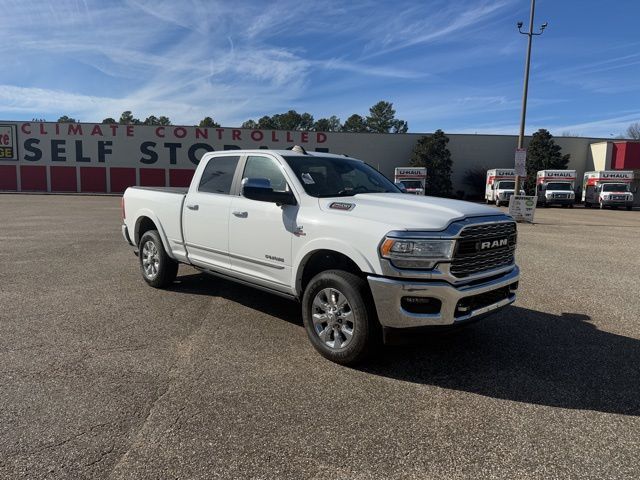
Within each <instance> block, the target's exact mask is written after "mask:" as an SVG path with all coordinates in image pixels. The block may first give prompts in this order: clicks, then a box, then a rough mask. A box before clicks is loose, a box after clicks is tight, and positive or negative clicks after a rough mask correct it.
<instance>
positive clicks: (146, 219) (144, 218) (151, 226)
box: [133, 210, 175, 259]
mask: <svg viewBox="0 0 640 480" xmlns="http://www.w3.org/2000/svg"><path fill="white" fill-rule="evenodd" d="M149 230H157V231H158V234H159V235H160V240H162V246H163V247H164V251H165V252H167V255H168V256H169V257H171V258H174V259H175V257H174V256H173V253H172V252H171V249H170V248H169V242H168V240H167V235H166V233H165V231H164V229H163V228H162V224H161V223H160V221H159V220H158V218H157V217H156V216H155V215H154V214H153V212H151V211H148V210H144V211H141V212H139V213H138V216H137V217H136V223H135V227H134V233H133V237H134V238H133V241H134V242H135V244H136V245H139V244H140V239H141V238H142V236H143V235H144V234H145V232H148V231H149Z"/></svg>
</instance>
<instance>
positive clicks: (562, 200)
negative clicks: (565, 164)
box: [536, 170, 576, 208]
mask: <svg viewBox="0 0 640 480" xmlns="http://www.w3.org/2000/svg"><path fill="white" fill-rule="evenodd" d="M575 186H576V171H575V170H540V171H539V172H538V174H537V176H536V194H537V196H538V205H540V206H542V207H546V206H548V205H562V206H563V207H566V206H567V205H568V206H569V207H570V208H573V204H574V203H576V194H575V192H574V189H575Z"/></svg>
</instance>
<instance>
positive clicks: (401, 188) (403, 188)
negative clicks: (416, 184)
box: [395, 182, 407, 193]
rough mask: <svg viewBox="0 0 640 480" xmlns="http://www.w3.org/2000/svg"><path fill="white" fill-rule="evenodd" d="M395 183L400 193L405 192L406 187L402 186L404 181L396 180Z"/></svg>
mask: <svg viewBox="0 0 640 480" xmlns="http://www.w3.org/2000/svg"><path fill="white" fill-rule="evenodd" d="M395 185H396V187H398V188H399V189H400V191H401V192H402V193H407V187H405V186H404V183H402V182H396V183H395Z"/></svg>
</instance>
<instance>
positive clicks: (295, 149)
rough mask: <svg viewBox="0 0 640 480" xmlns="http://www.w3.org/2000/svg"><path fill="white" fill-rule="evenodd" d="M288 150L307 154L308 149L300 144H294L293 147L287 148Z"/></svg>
mask: <svg viewBox="0 0 640 480" xmlns="http://www.w3.org/2000/svg"><path fill="white" fill-rule="evenodd" d="M287 150H291V151H292V152H296V153H301V154H302V155H306V154H307V151H306V150H305V149H304V148H302V147H301V146H300V145H294V146H293V147H289V148H287Z"/></svg>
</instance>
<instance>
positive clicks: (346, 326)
mask: <svg viewBox="0 0 640 480" xmlns="http://www.w3.org/2000/svg"><path fill="white" fill-rule="evenodd" d="M311 309H312V312H311V318H312V319H313V329H314V330H315V332H316V334H317V335H318V337H320V340H322V341H323V342H324V344H325V345H327V346H328V347H329V348H344V347H346V346H347V345H349V343H351V339H352V338H353V329H354V323H353V320H354V318H353V310H352V309H351V305H349V302H348V301H347V297H345V296H344V295H343V294H342V293H341V292H340V291H338V290H336V289H335V288H325V289H323V290H320V291H319V292H318V294H317V295H316V298H314V299H313V304H312V306H311Z"/></svg>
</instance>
